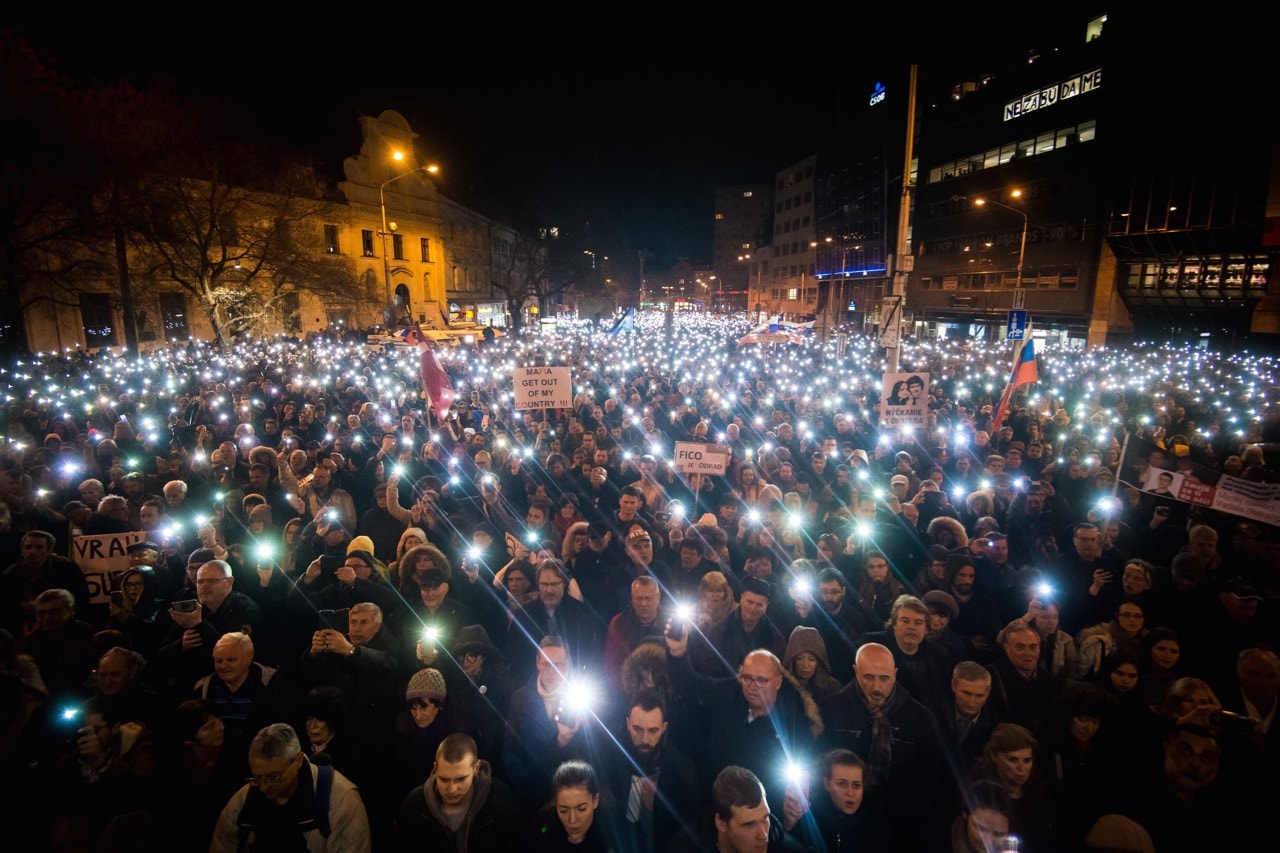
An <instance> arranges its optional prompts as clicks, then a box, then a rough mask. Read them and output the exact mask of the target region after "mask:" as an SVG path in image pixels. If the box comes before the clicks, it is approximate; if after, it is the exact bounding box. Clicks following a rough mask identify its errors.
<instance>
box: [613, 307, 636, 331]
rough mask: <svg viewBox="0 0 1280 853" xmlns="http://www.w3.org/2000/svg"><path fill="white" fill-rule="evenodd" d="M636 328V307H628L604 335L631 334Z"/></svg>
mask: <svg viewBox="0 0 1280 853" xmlns="http://www.w3.org/2000/svg"><path fill="white" fill-rule="evenodd" d="M635 330H636V309H634V308H628V309H627V310H626V311H625V312H624V313H623V315H622V316H621V317H620V318H618V322H616V323H614V324H613V328H611V329H609V331H607V332H605V334H606V335H616V334H619V333H621V334H628V335H629V334H631V333H632V332H634V331H635Z"/></svg>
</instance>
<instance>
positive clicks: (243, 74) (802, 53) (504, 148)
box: [6, 7, 1083, 268]
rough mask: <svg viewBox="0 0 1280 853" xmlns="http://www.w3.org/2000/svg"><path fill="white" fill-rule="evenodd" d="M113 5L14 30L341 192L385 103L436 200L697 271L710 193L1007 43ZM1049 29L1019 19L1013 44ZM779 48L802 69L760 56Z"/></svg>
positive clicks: (945, 28) (944, 29)
mask: <svg viewBox="0 0 1280 853" xmlns="http://www.w3.org/2000/svg"><path fill="white" fill-rule="evenodd" d="M110 11H111V14H109V12H108V10H107V9H105V8H104V9H101V10H87V11H85V12H83V13H76V15H74V16H72V15H69V14H67V10H65V9H56V10H54V11H53V12H52V13H49V12H43V11H41V10H34V11H33V10H27V11H25V12H22V11H19V12H16V13H15V12H10V13H7V15H6V17H7V18H8V20H9V21H10V22H13V23H15V24H16V28H17V29H18V30H19V31H21V32H23V33H24V34H25V35H26V36H27V37H28V38H29V39H30V40H31V42H32V43H33V44H34V45H35V46H36V49H37V51H38V52H39V53H40V55H41V56H42V57H43V58H44V59H45V60H46V62H48V63H50V64H51V65H53V67H55V68H56V69H58V70H61V71H63V72H64V73H66V74H68V75H69V76H71V77H73V78H76V79H79V80H83V81H89V80H95V79H96V80H98V81H99V82H111V81H113V80H115V79H118V78H122V77H123V78H126V79H130V80H133V81H134V82H137V83H145V82H146V81H147V80H148V79H157V78H163V79H170V80H174V81H176V82H177V84H178V86H179V90H180V91H182V92H186V93H190V94H193V95H195V94H200V95H211V94H212V95H218V96H223V97H226V98H228V99H230V100H231V101H232V102H234V103H236V104H238V105H240V106H242V107H243V109H244V116H245V120H246V122H247V123H248V124H249V125H251V126H256V127H261V128H263V129H265V130H268V131H269V132H271V133H273V134H279V135H281V136H282V137H283V138H284V139H285V140H286V141H288V142H290V143H292V144H294V145H296V146H298V147H301V148H304V149H306V150H310V151H312V152H314V153H315V154H317V155H319V156H320V158H321V162H322V166H323V168H324V169H325V172H326V173H327V174H328V175H330V176H331V177H332V178H333V179H334V180H335V181H336V180H338V179H340V178H341V175H342V173H341V163H342V160H343V158H344V157H347V156H351V155H354V154H356V153H358V151H359V144H360V129H359V124H358V118H359V117H360V116H364V115H370V116H376V115H377V114H378V113H380V112H381V111H382V110H384V109H395V110H397V111H399V112H401V113H402V114H403V115H404V116H405V118H406V119H407V120H408V121H409V123H410V126H411V127H412V128H413V129H414V130H415V131H416V132H417V133H419V134H420V137H421V138H420V140H419V154H420V156H422V157H423V158H424V159H429V160H433V161H436V162H439V163H440V165H441V166H442V168H443V173H442V177H441V179H440V181H439V183H440V186H441V189H442V191H444V192H445V194H446V195H450V196H451V197H453V198H456V199H457V200H458V201H460V202H462V203H464V204H469V205H471V206H474V207H476V208H477V209H479V210H482V211H484V212H487V213H490V214H491V215H494V216H495V217H497V218H500V219H502V218H509V219H511V220H512V221H517V222H525V223H538V224H557V225H559V226H560V227H561V228H562V229H565V230H567V231H568V232H570V233H572V234H575V235H578V236H579V237H581V238H583V239H584V242H586V243H587V244H588V245H593V246H596V247H597V248H598V249H599V250H600V251H602V252H605V253H610V254H613V255H615V258H614V260H615V262H622V263H625V264H626V265H628V266H629V265H631V264H634V263H635V258H636V255H637V253H638V251H639V250H640V249H644V250H646V254H647V260H646V264H648V265H650V266H651V268H663V267H665V266H669V265H670V264H672V263H674V262H675V260H676V259H677V258H680V257H687V258H689V259H690V260H691V261H693V262H694V263H698V262H707V261H708V260H709V258H710V249H711V231H712V229H711V223H712V214H713V203H712V202H713V197H714V192H715V188H716V187H717V186H718V185H721V184H733V183H756V182H769V181H771V180H772V179H773V176H774V174H775V173H776V172H777V171H779V170H781V169H783V168H785V167H786V166H787V165H789V164H790V163H793V162H795V161H797V160H799V159H801V158H803V157H805V156H807V155H808V154H810V153H813V151H814V150H815V148H816V144H817V141H818V140H819V138H820V137H821V135H822V133H823V132H824V131H825V130H827V129H828V128H829V126H830V122H831V121H832V120H833V116H834V115H835V113H836V110H837V108H838V106H839V104H840V103H842V101H848V102H853V101H854V100H857V101H861V100H863V99H865V97H866V95H867V93H869V92H870V91H871V89H872V87H873V86H874V85H875V83H876V81H877V79H878V75H880V74H883V73H886V72H888V71H891V70H892V69H894V68H901V67H906V66H907V65H909V64H910V63H911V62H912V61H913V60H914V61H917V62H920V61H921V58H922V57H924V58H927V59H926V61H927V62H928V63H931V64H932V65H935V66H936V65H938V64H940V63H944V62H954V61H956V59H957V57H972V56H973V54H974V52H975V51H977V50H979V49H980V47H981V45H983V44H986V43H988V42H991V41H992V40H994V39H997V38H1005V37H1003V36H1000V34H999V32H998V30H999V29H1000V28H998V27H996V28H993V27H992V26H991V24H990V19H989V18H988V19H987V21H986V22H975V21H951V22H938V23H935V24H933V25H932V26H927V29H928V30H929V32H926V33H919V32H916V33H912V32H911V29H912V28H913V27H914V28H917V29H919V28H920V27H921V25H920V24H919V23H918V22H917V23H913V24H908V25H902V24H897V23H894V22H891V21H886V22H881V23H878V24H877V23H876V22H875V21H869V20H867V19H866V18H865V17H863V18H859V19H858V20H859V21H861V22H862V24H861V25H860V26H859V27H852V26H850V27H848V28H847V31H848V35H847V36H845V37H841V38H840V39H839V40H838V41H831V42H830V43H827V40H829V39H831V38H832V37H833V36H834V33H827V32H822V31H821V29H822V28H821V27H819V28H818V29H819V31H816V32H815V31H813V30H812V29H810V28H809V27H807V26H806V27H803V28H801V29H800V30H797V32H796V35H795V38H794V45H793V46H790V44H791V40H790V39H789V38H787V37H786V36H784V35H783V34H782V33H781V32H773V31H772V29H771V26H770V25H768V24H767V23H764V22H763V21H756V22H753V23H752V26H751V31H752V34H750V35H747V34H742V35H736V36H735V35H732V34H730V33H718V34H716V35H715V36H714V37H713V38H708V37H706V36H705V34H700V33H692V32H678V31H663V32H657V33H651V34H648V35H647V36H646V34H644V33H641V32H634V31H631V30H628V29H627V28H626V27H623V28H621V29H618V30H617V31H610V32H607V33H595V34H594V35H593V34H591V33H588V34H587V35H586V36H583V35H581V34H578V33H576V32H575V33H574V34H573V35H569V34H568V31H567V30H565V31H564V32H565V33H566V34H565V35H563V36H560V37H554V38H551V39H548V40H546V41H545V42H541V41H538V40H537V39H536V38H534V37H532V36H530V37H527V38H525V40H524V44H525V46H524V47H521V46H520V45H519V44H517V45H515V46H513V45H512V44H511V43H510V38H509V37H499V36H498V35H497V34H492V33H489V32H488V25H486V24H472V25H471V26H470V27H462V26H452V27H449V26H445V27H436V26H429V27H427V28H426V32H425V33H424V34H423V36H422V37H421V38H419V37H416V36H411V35H410V33H411V31H412V28H411V27H409V25H408V24H403V25H397V26H396V27H393V29H394V30H395V31H396V34H395V35H394V36H392V37H390V38H383V39H379V40H378V47H377V49H374V48H372V47H355V48H353V47H352V46H351V44H349V43H348V42H347V41H346V40H345V39H346V37H347V36H350V37H351V40H353V41H355V40H358V39H359V36H360V33H361V32H362V31H363V30H365V29H367V30H369V32H370V39H369V40H368V41H370V42H371V43H372V41H373V39H372V35H373V25H372V24H371V23H370V22H367V21H365V22H361V23H359V24H349V22H347V21H345V20H344V16H346V15H350V14H351V12H350V11H346V12H339V13H336V15H335V16H334V17H333V18H332V20H327V21H324V22H323V25H324V26H323V29H322V28H321V22H316V21H311V22H310V23H305V22H304V23H302V24H301V25H299V24H298V22H297V21H296V16H297V15H299V14H304V15H307V16H309V17H311V18H316V17H322V16H328V15H331V14H334V13H331V12H325V11H321V9H320V8H319V7H312V8H311V10H310V11H308V12H297V13H294V17H295V20H294V22H293V23H291V25H290V26H289V27H288V28H286V27H284V26H283V24H281V23H271V22H265V23H260V22H259V23H252V24H251V23H248V22H245V23H236V24H230V23H228V24H218V23H215V22H212V21H208V20H206V21H204V22H203V23H195V22H191V23H185V22H184V23H181V24H179V23H176V22H175V23H174V24H166V23H164V22H147V23H139V22H137V21H126V20H121V19H120V18H119V15H120V11H119V10H118V9H116V10H110ZM495 13H496V9H495ZM214 14H220V12H214ZM414 14H418V13H414ZM424 14H425V13H424ZM744 14H745V12H744ZM54 15H56V16H57V20H51V18H52V16H54ZM178 17H179V18H185V17H186V15H185V14H182V15H179V16H178ZM23 19H25V20H23ZM1081 20H1083V16H1081ZM64 21H72V25H73V26H74V27H75V29H74V30H68V29H66V28H65V25H64V23H63V22H64ZM491 23H492V22H491ZM670 23H677V22H670ZM1047 23H1048V22H1047V21H1043V20H1042V21H1039V22H1036V26H1035V28H1033V27H1032V25H1031V24H1028V25H1027V27H1026V29H1025V32H1024V34H1023V38H1024V40H1025V41H1027V42H1030V41H1031V40H1032V39H1033V36H1032V33H1033V32H1035V31H1038V28H1039V27H1040V26H1042V25H1045V24H1047ZM299 26H302V27H303V28H310V29H311V30H312V31H311V32H308V31H306V30H305V29H299V28H298V27H299ZM347 29H349V32H346V31H344V30H347ZM517 29H518V28H517ZM784 29H785V28H784ZM1073 32H1074V28H1073ZM1081 32H1083V30H1081ZM339 35H341V36H343V39H338V38H337V36H339ZM700 36H701V37H700ZM1035 38H1043V37H1042V36H1035ZM673 40H675V41H673ZM676 42H678V43H676ZM1006 46H1007V39H1006ZM779 50H786V51H787V52H788V53H790V52H792V51H794V53H795V56H793V57H788V58H785V59H776V58H775V59H770V58H769V56H770V55H771V54H772V55H775V56H776V54H777V52H778V51H779ZM491 57H499V58H491ZM775 63H776V65H775ZM775 67H783V68H785V69H786V71H785V72H784V73H779V72H777V71H776V70H775ZM810 81H811V85H808V83H809V82H810ZM798 83H799V84H801V85H797V84H798ZM780 104H782V105H785V106H784V107H779V105H780Z"/></svg>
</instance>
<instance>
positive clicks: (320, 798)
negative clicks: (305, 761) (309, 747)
mask: <svg viewBox="0 0 1280 853" xmlns="http://www.w3.org/2000/svg"><path fill="white" fill-rule="evenodd" d="M332 790H333V765H332V764H316V797H315V804H316V828H317V829H319V830H320V834H321V835H323V836H324V837H325V838H328V837H329V833H330V832H331V831H332V829H333V828H332V827H331V826H329V794H330V792H331V791H332Z"/></svg>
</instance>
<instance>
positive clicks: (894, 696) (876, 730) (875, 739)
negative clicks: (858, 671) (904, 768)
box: [853, 679, 907, 785]
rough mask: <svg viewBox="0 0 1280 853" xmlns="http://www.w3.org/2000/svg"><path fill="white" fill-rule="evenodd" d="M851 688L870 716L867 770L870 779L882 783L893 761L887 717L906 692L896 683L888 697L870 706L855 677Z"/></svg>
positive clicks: (905, 697)
mask: <svg viewBox="0 0 1280 853" xmlns="http://www.w3.org/2000/svg"><path fill="white" fill-rule="evenodd" d="M853 688H854V690H855V691H856V694H857V697H858V700H859V701H860V702H862V706H863V707H864V708H866V709H867V714H869V715H870V717H871V749H870V750H869V751H868V753H867V770H868V771H869V772H868V775H870V776H871V778H872V779H877V780H879V783H880V784H881V785H883V784H884V783H885V781H886V780H888V778H889V767H890V765H891V764H892V763H893V723H892V721H891V720H890V719H889V718H890V717H891V716H892V714H893V712H894V711H896V710H898V708H900V707H902V705H903V704H904V703H905V702H906V701H907V693H906V691H905V690H903V689H901V688H900V687H899V686H898V685H897V684H895V685H893V690H892V691H891V692H890V693H889V698H888V699H885V700H884V703H883V704H881V705H879V706H872V705H871V703H869V702H868V701H867V694H865V693H863V692H862V685H861V684H859V683H858V682H857V680H856V679H855V680H854V682H853Z"/></svg>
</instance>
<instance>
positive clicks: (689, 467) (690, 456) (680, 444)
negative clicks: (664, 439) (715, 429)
mask: <svg viewBox="0 0 1280 853" xmlns="http://www.w3.org/2000/svg"><path fill="white" fill-rule="evenodd" d="M728 470H729V448H727V447H721V446H720V445H718V444H702V443H701V442H698V441H677V442H676V471H678V472H680V473H681V474H723V473H725V472H726V471H728Z"/></svg>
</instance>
